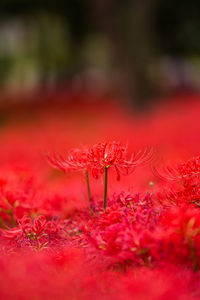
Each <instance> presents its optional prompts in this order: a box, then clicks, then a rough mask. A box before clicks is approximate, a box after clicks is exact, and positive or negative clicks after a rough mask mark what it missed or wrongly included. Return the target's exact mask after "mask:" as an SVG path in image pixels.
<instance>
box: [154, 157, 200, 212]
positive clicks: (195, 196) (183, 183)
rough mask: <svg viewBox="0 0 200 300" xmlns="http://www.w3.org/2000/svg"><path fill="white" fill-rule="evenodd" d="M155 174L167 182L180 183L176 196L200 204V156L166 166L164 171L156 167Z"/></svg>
mask: <svg viewBox="0 0 200 300" xmlns="http://www.w3.org/2000/svg"><path fill="white" fill-rule="evenodd" d="M154 174H155V175H156V176H158V177H159V178H160V179H162V180H165V181H167V182H170V181H171V182H177V183H179V184H180V185H179V188H176V194H177V195H176V197H175V198H177V196H178V198H179V199H183V200H186V201H187V202H189V203H195V204H196V205H197V206H200V184H199V180H200V157H199V156H197V157H193V158H191V159H189V160H188V161H186V162H184V163H180V164H177V165H176V166H175V167H173V168H172V167H166V168H164V169H163V171H158V170H157V169H155V168H154Z"/></svg>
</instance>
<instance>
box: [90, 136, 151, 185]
mask: <svg viewBox="0 0 200 300" xmlns="http://www.w3.org/2000/svg"><path fill="white" fill-rule="evenodd" d="M152 155H153V149H152V148H151V149H149V148H146V149H144V150H140V151H138V152H137V153H135V154H133V155H132V156H131V157H130V159H129V158H128V153H127V148H126V147H124V146H122V145H121V143H120V142H115V141H113V142H107V143H98V144H96V145H94V146H92V147H91V148H90V149H89V151H88V160H89V162H90V164H91V167H92V171H93V174H95V176H96V175H97V170H98V171H100V172H104V170H105V168H109V167H111V166H113V167H114V168H115V170H116V172H117V180H120V173H121V174H123V175H128V174H130V173H131V172H133V171H134V170H135V167H136V166H138V165H140V164H142V163H145V162H148V161H149V160H150V159H151V158H152Z"/></svg>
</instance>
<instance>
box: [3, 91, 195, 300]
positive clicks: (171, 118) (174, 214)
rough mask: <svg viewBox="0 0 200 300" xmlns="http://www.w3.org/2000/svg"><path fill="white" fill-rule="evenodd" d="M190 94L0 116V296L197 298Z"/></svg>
mask: <svg viewBox="0 0 200 300" xmlns="http://www.w3.org/2000/svg"><path fill="white" fill-rule="evenodd" d="M199 116H200V97H199V96H190V97H186V96H184V97H180V98H176V99H171V101H168V102H167V104H162V105H159V106H158V107H157V108H155V109H154V110H152V111H149V112H146V113H145V114H142V115H141V114H140V115H138V114H136V113H134V112H133V111H130V109H129V111H128V110H126V109H125V108H122V107H120V106H117V105H116V104H113V103H112V101H105V102H100V103H99V102H85V101H84V102H81V101H80V103H78V104H76V105H75V104H68V105H64V104H62V103H60V104H59V105H57V104H55V103H54V104H48V105H47V104H45V103H43V104H40V105H35V106H26V108H23V107H20V108H19V109H18V110H15V112H14V111H13V110H9V109H7V110H6V111H4V112H3V113H2V114H1V115H0V140H1V147H0V299H2V300H7V299H8V300H10V299H15V300H47V299H48V300H51V299H57V300H59V299H60V300H63V299H70V300H71V299H81V300H82V299H84V300H88V299H96V300H98V299H109V300H110V299H113V300H114V299H115V300H122V299H123V300H124V299H134V300H143V299H150V300H151V299H153V300H154V299H155V300H156V299H161V300H165V299H181V300H182V299H185V300H186V299H187V300H188V299H200V119H199Z"/></svg>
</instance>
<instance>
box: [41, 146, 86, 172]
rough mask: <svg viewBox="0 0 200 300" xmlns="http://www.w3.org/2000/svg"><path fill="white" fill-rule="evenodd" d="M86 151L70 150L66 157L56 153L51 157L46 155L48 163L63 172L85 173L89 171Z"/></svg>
mask: <svg viewBox="0 0 200 300" xmlns="http://www.w3.org/2000/svg"><path fill="white" fill-rule="evenodd" d="M87 152H88V151H87V149H83V150H82V149H72V150H71V151H70V153H69V154H68V156H67V157H63V156H62V155H61V154H59V153H57V154H54V155H52V156H50V155H47V159H48V161H49V163H50V164H51V165H52V166H53V167H54V168H57V169H60V170H62V171H64V172H69V171H78V172H79V171H82V172H84V173H86V172H87V171H88V169H89V163H88V158H87Z"/></svg>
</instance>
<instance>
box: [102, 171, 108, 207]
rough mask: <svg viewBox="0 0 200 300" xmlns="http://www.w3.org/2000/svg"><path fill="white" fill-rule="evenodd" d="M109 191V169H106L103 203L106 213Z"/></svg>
mask: <svg viewBox="0 0 200 300" xmlns="http://www.w3.org/2000/svg"><path fill="white" fill-rule="evenodd" d="M107 191H108V167H105V180H104V202H103V208H104V211H106V206H107Z"/></svg>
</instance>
